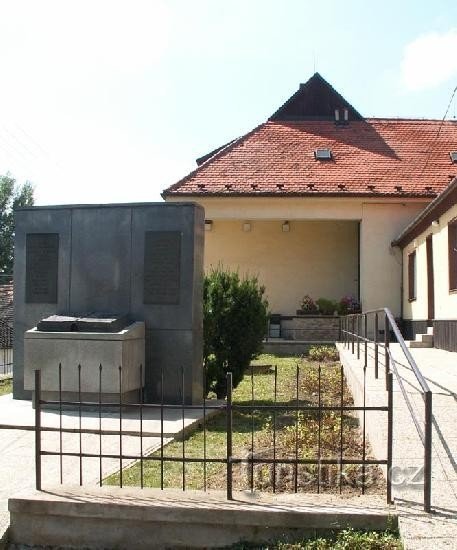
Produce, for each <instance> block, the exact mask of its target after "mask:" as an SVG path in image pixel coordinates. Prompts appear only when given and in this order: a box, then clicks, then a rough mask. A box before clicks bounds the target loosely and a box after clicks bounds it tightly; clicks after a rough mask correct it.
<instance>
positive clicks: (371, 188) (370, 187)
mask: <svg viewBox="0 0 457 550" xmlns="http://www.w3.org/2000/svg"><path fill="white" fill-rule="evenodd" d="M375 188H376V186H375V185H373V184H372V183H370V184H368V185H367V189H368V191H374V190H375Z"/></svg>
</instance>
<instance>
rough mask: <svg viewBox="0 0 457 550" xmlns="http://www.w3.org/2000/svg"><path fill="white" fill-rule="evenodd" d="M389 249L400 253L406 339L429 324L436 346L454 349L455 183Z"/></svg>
mask: <svg viewBox="0 0 457 550" xmlns="http://www.w3.org/2000/svg"><path fill="white" fill-rule="evenodd" d="M393 245H394V246H398V247H400V248H401V249H402V251H403V288H404V289H405V290H404V292H403V319H404V321H403V325H404V331H405V335H406V336H407V338H410V339H415V338H416V337H417V336H418V335H419V334H425V333H427V329H428V326H430V325H431V324H433V333H434V343H435V346H436V347H438V348H441V349H446V350H448V351H457V179H454V180H453V181H452V182H451V183H450V184H449V186H448V187H447V188H446V189H445V190H444V191H443V192H442V193H441V194H440V195H439V196H438V197H437V198H436V199H435V200H434V201H432V202H431V203H430V204H429V205H428V206H427V207H426V208H425V209H424V210H423V211H422V212H420V213H419V215H418V216H417V217H416V218H415V219H414V220H413V221H412V222H411V223H410V224H409V225H408V227H406V228H405V229H404V231H402V233H401V234H400V235H399V237H398V238H397V239H396V240H395V241H394V243H393ZM432 320H433V323H431V321H432Z"/></svg>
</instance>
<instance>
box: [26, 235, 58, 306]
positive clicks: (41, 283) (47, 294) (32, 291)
mask: <svg viewBox="0 0 457 550" xmlns="http://www.w3.org/2000/svg"><path fill="white" fill-rule="evenodd" d="M58 261H59V234H58V233H27V240H26V274H25V301H26V303H29V304H56V303H57V271H58Z"/></svg>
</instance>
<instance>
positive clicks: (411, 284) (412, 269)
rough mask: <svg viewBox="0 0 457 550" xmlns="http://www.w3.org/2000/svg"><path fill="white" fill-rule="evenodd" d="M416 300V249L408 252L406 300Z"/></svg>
mask: <svg viewBox="0 0 457 550" xmlns="http://www.w3.org/2000/svg"><path fill="white" fill-rule="evenodd" d="M415 300H417V255H416V250H413V251H412V252H410V253H409V254H408V302H414V301H415Z"/></svg>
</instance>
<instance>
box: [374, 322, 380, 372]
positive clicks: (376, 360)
mask: <svg viewBox="0 0 457 550" xmlns="http://www.w3.org/2000/svg"><path fill="white" fill-rule="evenodd" d="M378 332H379V326H378V314H377V313H375V315H374V376H375V378H376V380H377V379H378V377H379V349H378Z"/></svg>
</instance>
